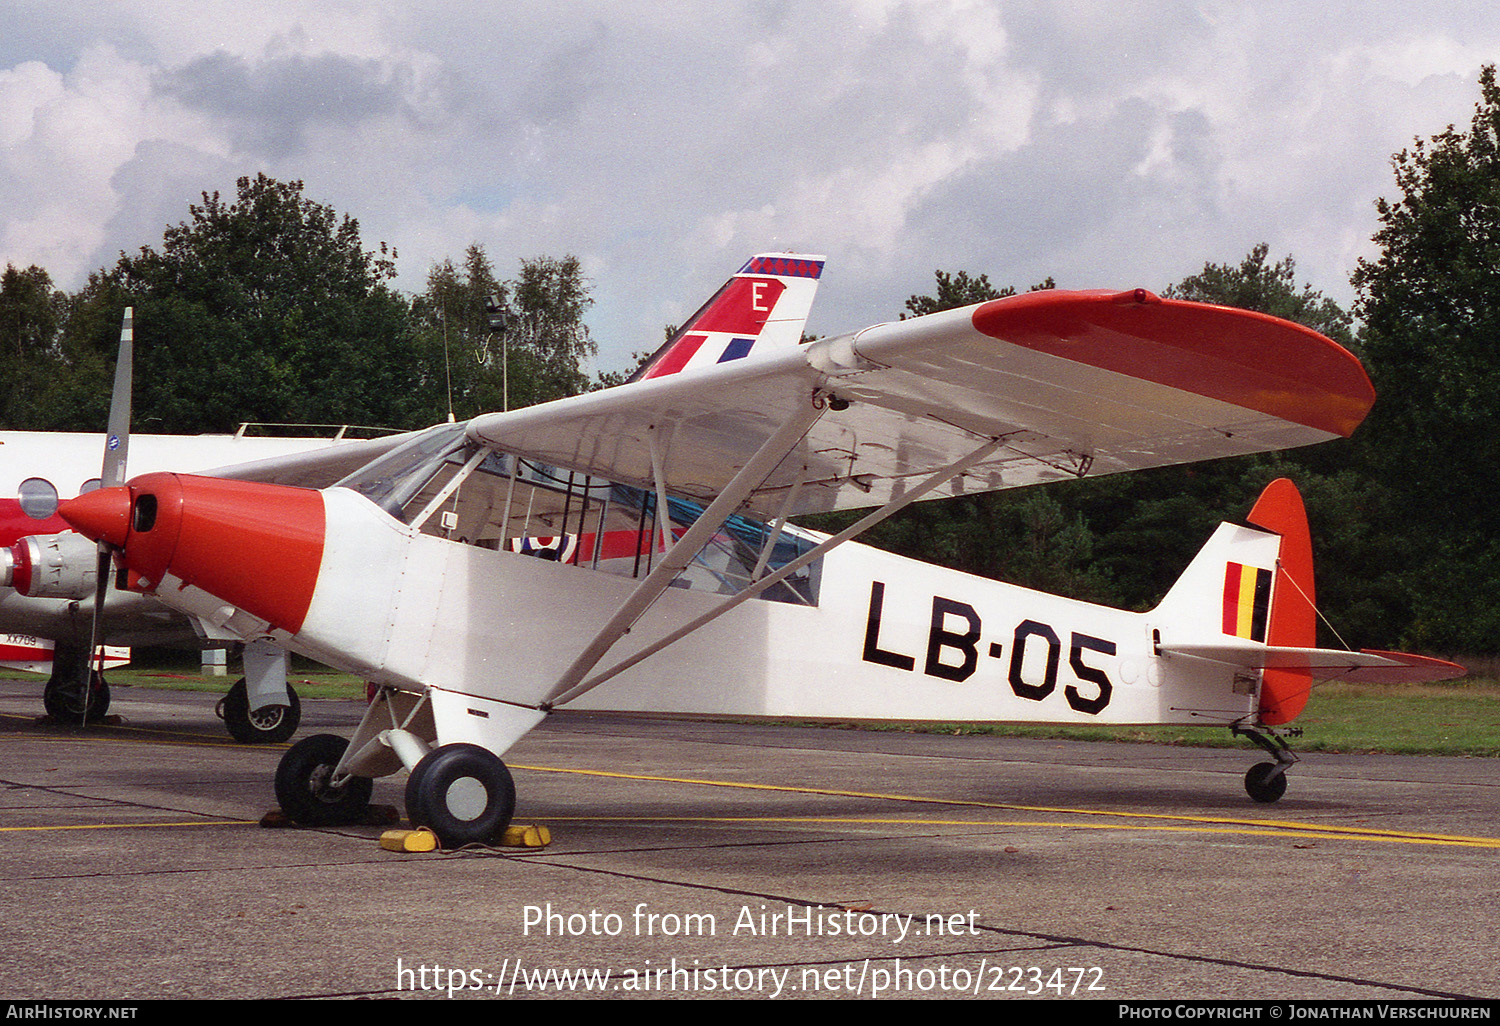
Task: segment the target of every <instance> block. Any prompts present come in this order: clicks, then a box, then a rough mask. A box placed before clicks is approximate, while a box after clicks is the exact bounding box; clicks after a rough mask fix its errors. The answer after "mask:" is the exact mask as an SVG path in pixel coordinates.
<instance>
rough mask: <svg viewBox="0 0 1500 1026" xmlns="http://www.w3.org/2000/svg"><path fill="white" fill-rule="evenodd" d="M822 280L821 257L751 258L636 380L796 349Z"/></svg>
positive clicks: (768, 255) (777, 255)
mask: <svg viewBox="0 0 1500 1026" xmlns="http://www.w3.org/2000/svg"><path fill="white" fill-rule="evenodd" d="M822 275H823V258H822V257H820V256H807V255H804V254H800V253H761V254H758V255H756V256H753V257H751V258H750V259H749V260H747V261H746V262H745V266H744V267H741V268H740V269H739V271H738V272H737V273H736V274H735V275H734V277H732V278H730V279H729V280H728V281H727V282H725V283H724V285H723V287H721V288H720V289H719V291H718V292H716V293H714V297H713V298H712V299H710V300H709V301H708V302H707V303H704V304H703V306H702V307H701V308H700V309H699V310H698V312H697V313H695V314H693V316H692V317H690V318H689V319H688V321H687V323H685V324H684V325H683V326H682V327H681V328H679V329H677V333H676V334H674V335H673V336H672V337H671V338H670V339H668V340H667V343H666V344H665V345H663V346H662V347H661V348H660V349H658V350H657V351H656V352H655V353H653V354H652V356H651V359H650V360H647V361H646V363H645V365H644V366H642V367H641V369H640V370H638V371H636V372H635V375H634V376H633V377H632V378H631V380H632V381H639V380H641V379H643V378H659V377H663V376H664V375H667V374H677V373H680V372H682V371H684V370H695V369H697V368H700V367H711V366H713V365H714V364H718V363H728V362H730V361H731V360H742V359H744V358H745V357H747V356H749V355H750V353H751V352H752V351H753V350H756V349H765V348H772V347H775V348H780V347H785V346H795V345H797V344H798V343H799V342H801V341H802V327H803V325H805V324H806V323H807V315H808V312H809V311H811V310H812V301H813V296H814V295H815V294H816V293H817V290H818V279H819V278H821V277H822Z"/></svg>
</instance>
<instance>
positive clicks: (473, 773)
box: [406, 744, 516, 848]
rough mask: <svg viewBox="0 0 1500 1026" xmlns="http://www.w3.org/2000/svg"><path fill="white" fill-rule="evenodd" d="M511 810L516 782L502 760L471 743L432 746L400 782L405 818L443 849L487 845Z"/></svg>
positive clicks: (506, 822)
mask: <svg viewBox="0 0 1500 1026" xmlns="http://www.w3.org/2000/svg"><path fill="white" fill-rule="evenodd" d="M515 811H516V785H515V781H513V780H511V776H510V770H508V769H506V768H505V763H503V762H501V761H500V759H499V757H498V756H496V755H495V754H494V753H493V752H491V751H489V750H488V749H486V748H481V747H479V746H478V745H471V744H452V745H443V746H442V747H441V748H435V749H433V750H432V751H431V752H428V753H427V755H426V756H425V757H424V758H423V759H422V761H421V762H419V763H417V764H416V766H414V767H412V771H411V776H410V777H409V778H408V779H407V781H406V816H407V818H408V819H410V820H411V823H412V826H425V827H428V828H429V829H431V830H432V832H433V833H435V834H437V837H438V840H439V841H440V842H441V843H442V845H443V847H444V848H461V847H463V846H464V845H466V844H489V843H491V842H493V841H494V840H496V839H497V838H498V837H499V836H500V835H501V834H503V833H504V832H505V828H506V827H508V826H509V825H510V818H511V816H512V815H514V814H515Z"/></svg>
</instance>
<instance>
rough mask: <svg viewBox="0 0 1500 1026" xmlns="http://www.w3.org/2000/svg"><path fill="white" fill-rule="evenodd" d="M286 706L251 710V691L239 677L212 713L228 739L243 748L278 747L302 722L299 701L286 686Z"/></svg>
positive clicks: (290, 688)
mask: <svg viewBox="0 0 1500 1026" xmlns="http://www.w3.org/2000/svg"><path fill="white" fill-rule="evenodd" d="M286 697H287V700H288V704H287V705H268V706H266V707H264V708H262V709H255V710H252V709H251V708H250V691H249V688H248V687H247V686H246V684H245V678H244V677H241V678H240V679H239V680H237V681H235V682H234V686H233V687H231V688H230V689H229V693H228V694H227V695H225V696H224V697H223V698H222V699H220V700H219V704H218V707H217V708H216V709H215V710H214V711H215V712H217V713H218V714H219V719H221V720H223V721H224V727H225V728H226V729H227V730H228V731H229V736H230V737H232V738H234V739H235V740H236V741H238V742H239V743H240V744H242V745H257V744H273V745H274V744H280V743H281V742H283V741H286V740H288V739H290V738H291V736H292V735H293V734H295V733H296V732H297V725H298V724H299V723H301V722H302V700H301V699H300V698H298V697H297V692H295V691H293V690H292V686H291V685H290V684H288V685H287V686H286Z"/></svg>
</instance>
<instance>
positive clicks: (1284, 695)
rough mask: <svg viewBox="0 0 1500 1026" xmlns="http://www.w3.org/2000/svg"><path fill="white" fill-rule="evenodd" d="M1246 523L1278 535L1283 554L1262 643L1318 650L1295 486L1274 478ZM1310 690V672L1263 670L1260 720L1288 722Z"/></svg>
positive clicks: (1303, 520) (1308, 540)
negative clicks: (1248, 522)
mask: <svg viewBox="0 0 1500 1026" xmlns="http://www.w3.org/2000/svg"><path fill="white" fill-rule="evenodd" d="M1248 519H1249V521H1250V523H1252V524H1254V525H1255V526H1256V527H1263V528H1265V529H1266V530H1268V531H1275V532H1276V533H1277V534H1279V535H1281V555H1280V558H1279V560H1278V565H1277V574H1276V582H1275V585H1274V587H1273V589H1272V592H1271V615H1270V625H1269V629H1268V630H1267V632H1266V644H1268V645H1285V646H1290V647H1294V648H1314V647H1316V646H1317V637H1318V617H1317V611H1316V608H1315V603H1316V602H1317V598H1316V595H1315V594H1314V591H1313V554H1312V534H1311V532H1310V531H1309V530H1308V527H1307V510H1306V508H1305V507H1304V506H1303V504H1302V495H1301V493H1300V492H1298V491H1297V486H1296V485H1294V484H1292V482H1291V481H1289V480H1287V479H1286V478H1284V477H1283V478H1277V479H1276V480H1275V481H1272V482H1271V483H1270V484H1269V485H1267V486H1266V490H1265V491H1263V492H1261V494H1260V498H1259V499H1257V500H1256V502H1255V507H1254V508H1253V509H1251V510H1250V516H1249V517H1248ZM1311 690H1312V674H1311V672H1310V671H1308V670H1285V669H1267V670H1265V671H1264V676H1263V678H1262V683H1261V690H1260V718H1261V722H1262V723H1266V724H1268V725H1271V726H1275V725H1277V724H1282V723H1290V722H1291V721H1292V720H1294V719H1296V718H1297V716H1298V714H1299V713H1301V712H1302V707H1303V706H1305V705H1306V704H1307V696H1308V693H1309V692H1310V691H1311Z"/></svg>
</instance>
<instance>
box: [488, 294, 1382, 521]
mask: <svg viewBox="0 0 1500 1026" xmlns="http://www.w3.org/2000/svg"><path fill="white" fill-rule="evenodd" d="M1374 398H1375V393H1374V390H1373V388H1372V387H1371V385H1370V382H1369V379H1368V377H1366V375H1365V373H1364V370H1363V368H1362V367H1361V366H1360V364H1359V362H1358V361H1357V360H1356V359H1355V358H1354V357H1353V356H1352V355H1351V354H1350V353H1348V352H1347V351H1345V350H1344V349H1342V348H1340V347H1339V346H1338V345H1336V344H1334V343H1333V342H1331V341H1329V340H1328V339H1326V338H1324V337H1323V336H1321V335H1318V334H1317V333H1315V332H1313V331H1311V330H1309V329H1307V328H1303V327H1301V326H1299V325H1295V324H1291V323H1289V322H1286V321H1282V320H1279V319H1277V318H1273V317H1269V316H1266V315H1263V314H1257V313H1251V312H1247V311H1243V310H1235V309H1230V308H1226V307H1217V306H1208V305H1204V304H1198V303H1187V302H1181V301H1173V300H1164V299H1161V298H1159V297H1157V296H1155V295H1153V294H1151V293H1149V292H1147V291H1145V290H1140V289H1138V290H1134V291H1127V292H1119V293H1112V292H1065V291H1045V292H1035V293H1029V294H1026V295H1019V296H1013V297H1009V298H1005V299H998V300H993V301H990V302H987V303H981V304H978V305H976V306H971V307H967V308H964V309H961V310H953V311H948V312H945V313H941V314H936V315H931V316H928V317H923V318H919V319H914V320H910V321H899V322H895V323H889V324H882V325H877V326H875V327H872V328H867V329H865V330H864V331H861V332H858V333H855V334H851V335H843V336H839V337H835V338H828V339H823V340H820V341H817V342H814V343H810V344H808V345H804V346H800V347H794V348H781V349H775V350H771V351H769V352H767V353H765V354H764V355H762V356H760V357H759V358H757V359H754V360H741V361H737V362H734V363H729V364H721V365H718V366H714V367H708V368H705V369H704V370H702V371H701V372H699V373H697V374H693V375H681V376H673V377H664V378H651V379H648V380H642V381H638V382H635V383H632V384H630V385H624V386H620V387H618V388H614V389H608V390H604V391H601V392H595V393H591V394H588V395H583V396H576V397H573V398H570V399H563V400H558V401H556V402H552V403H547V404H544V405H541V406H535V407H531V408H528V409H523V410H516V411H512V412H508V413H496V414H489V415H486V416H482V417H479V418H477V419H475V420H473V421H471V422H470V423H469V426H468V429H467V430H468V434H469V437H470V439H471V440H472V441H474V442H475V443H477V444H479V445H483V446H486V447H490V448H495V449H499V450H502V451H506V452H510V453H515V454H518V455H521V456H525V457H530V458H533V459H536V460H539V461H542V462H545V463H548V464H552V465H555V466H559V467H564V468H567V469H570V470H578V471H583V472H585V473H588V474H591V475H594V476H597V477H600V478H605V479H608V480H613V481H618V482H622V483H629V484H633V485H637V486H640V487H644V488H648V489H649V488H651V487H653V486H657V487H661V486H664V487H666V488H667V489H670V490H671V491H673V492H675V493H680V494H685V495H688V496H692V497H695V498H698V499H701V500H704V501H707V500H711V499H712V498H713V497H715V496H717V495H719V494H720V493H721V492H722V491H723V490H724V488H725V487H726V485H727V484H728V483H729V482H730V481H731V480H732V479H733V478H734V477H735V476H736V474H737V473H738V472H739V471H740V470H741V469H742V468H744V467H745V466H746V464H747V463H748V462H749V461H751V460H752V458H753V456H754V455H755V454H756V453H757V452H758V451H759V450H760V448H761V446H762V445H763V443H766V442H767V440H768V439H770V438H771V437H772V436H773V435H775V434H776V433H777V431H778V430H780V429H781V427H782V426H783V425H784V424H786V423H788V421H789V420H793V419H795V418H796V417H797V416H799V413H800V411H802V410H803V409H804V408H805V407H806V405H807V404H808V403H809V402H812V403H815V404H826V405H827V410H828V415H825V416H821V417H818V418H817V419H816V421H815V423H813V424H812V426H811V427H810V428H808V429H807V430H806V432H805V434H803V435H802V437H801V439H800V441H799V442H798V443H797V444H796V445H795V447H793V448H792V449H791V451H790V452H789V453H788V454H787V456H786V458H784V459H782V460H780V462H779V464H778V465H777V466H776V468H775V469H774V470H772V471H771V472H770V473H769V474H768V475H767V476H766V477H765V479H764V480H763V481H762V482H760V483H759V484H758V485H757V486H756V487H755V488H754V489H753V490H752V491H751V492H750V494H749V496H748V498H747V500H746V504H747V505H748V506H749V507H750V508H752V509H755V510H758V511H761V512H766V513H771V512H779V513H780V514H781V515H794V514H798V513H810V512H822V511H827V510H835V509H850V508H859V507H866V506H876V505H880V504H883V503H886V502H888V501H891V500H892V499H895V498H899V497H900V496H901V495H902V493H903V492H904V491H905V489H906V488H907V487H908V486H909V485H911V484H913V483H915V482H916V481H919V480H921V479H922V478H923V477H925V476H926V475H928V474H930V473H932V472H933V471H936V470H937V469H938V468H941V467H944V466H948V465H950V464H952V463H954V462H955V461H956V460H958V459H959V458H961V457H962V456H963V455H964V454H967V453H971V452H972V451H973V450H974V449H975V446H976V443H977V442H981V441H984V440H997V439H998V440H1000V445H999V447H998V448H997V449H995V450H994V451H993V452H991V453H990V454H988V455H987V456H985V457H984V458H982V459H981V460H979V461H978V462H976V463H974V464H972V465H971V466H969V467H968V468H967V470H966V471H965V472H964V473H963V474H961V475H959V476H957V477H955V478H953V479H952V480H950V481H948V482H947V483H945V484H943V485H942V486H940V487H938V488H936V489H934V490H933V491H932V492H931V493H930V494H929V496H928V497H932V498H938V497H942V496H951V495H961V494H967V493H972V492H978V491H989V490H995V489H1001V488H1014V487H1019V486H1023V485H1030V484H1037V483H1040V482H1045V481H1051V480H1057V479H1061V478H1068V477H1082V476H1098V475H1101V474H1107V473H1116V472H1121V471H1127V470H1141V469H1145V468H1149V467H1156V466H1163V465H1167V464H1173V463H1186V462H1190V461H1194V460H1201V459H1209V458H1214V457H1220V456H1232V455H1241V454H1246V453H1254V452H1264V451H1268V450H1273V449H1283V448H1290V447H1293V446H1299V445H1307V444H1311V443H1314V442H1321V441H1326V440H1328V439H1331V438H1335V437H1340V436H1347V435H1349V434H1350V433H1351V432H1352V431H1353V430H1354V428H1355V427H1356V426H1357V425H1358V424H1359V422H1360V421H1361V420H1362V419H1363V417H1364V415H1365V413H1366V412H1367V411H1368V410H1369V408H1370V405H1371V404H1372V403H1373V401H1374ZM653 462H654V464H655V469H654V468H653ZM658 471H659V474H658ZM789 492H790V493H791V494H790V496H789V495H788V493H789ZM788 499H790V501H787V500H788Z"/></svg>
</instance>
